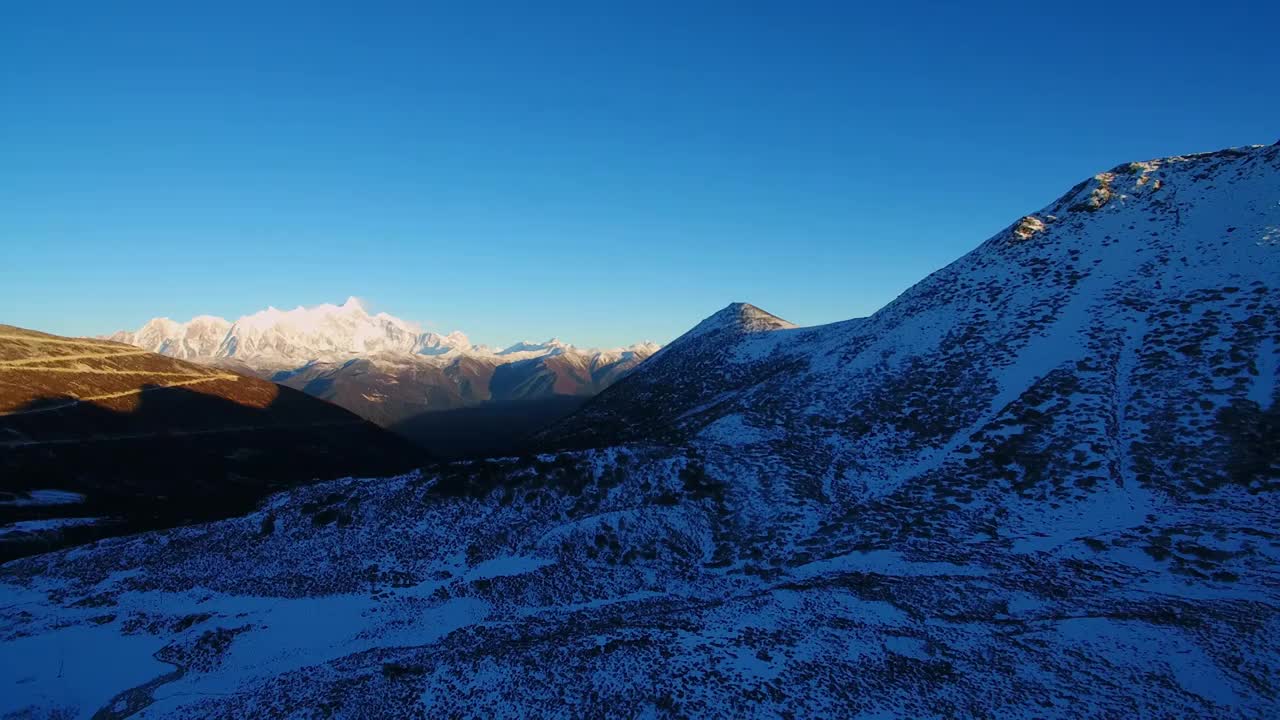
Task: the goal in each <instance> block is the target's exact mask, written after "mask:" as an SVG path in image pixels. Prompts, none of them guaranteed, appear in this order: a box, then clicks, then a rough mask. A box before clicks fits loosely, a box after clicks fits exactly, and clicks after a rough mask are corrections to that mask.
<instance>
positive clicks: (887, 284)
mask: <svg viewBox="0 0 1280 720" xmlns="http://www.w3.org/2000/svg"><path fill="white" fill-rule="evenodd" d="M188 5H194V4H188V3H172V2H165V3H135V2H127V1H125V2H118V3H117V2H112V3H104V2H93V3H83V4H72V3H59V2H48V3H44V2H32V3H22V4H18V3H6V4H5V6H4V7H3V9H0V322H8V323H14V324H18V325H24V326H28V327H34V328H38V329H43V330H47V331H52V332H58V333H66V334H89V333H99V332H106V331H110V330H113V329H117V328H122V327H136V326H137V325H139V324H141V323H142V322H143V321H145V320H146V319H147V318H149V317H152V316H155V315H167V316H170V317H173V318H175V319H187V318H189V317H190V316H192V315H195V314H199V313H212V314H218V315H223V316H227V317H232V318H234V317H236V316H238V315H241V314H244V313H248V312H252V311H254V310H258V309H261V308H263V307H266V306H267V305H275V306H277V307H293V306H296V305H299V304H306V305H311V304H316V303H320V302H326V301H331V302H341V301H342V300H343V299H344V298H346V297H347V296H348V295H357V296H360V297H363V298H367V299H369V300H370V301H372V304H373V306H374V307H375V308H376V309H380V310H386V311H388V312H391V313H392V314H395V315H399V316H401V317H404V318H406V319H412V320H418V321H421V322H423V323H424V324H426V325H428V326H429V327H434V328H435V329H439V330H452V329H461V330H464V331H466V332H468V333H469V334H471V335H472V337H473V339H474V340H476V341H480V342H491V343H506V342H510V341H514V340H517V339H520V338H526V337H527V338H536V339H540V338H545V337H547V336H551V335H559V336H561V337H562V338H564V339H566V340H569V341H572V342H576V343H578V344H583V345H613V344H619V343H625V342H631V341H634V340H638V339H641V338H648V339H654V340H658V341H667V340H670V339H672V338H673V337H675V336H676V335H678V334H679V333H680V332H682V331H683V330H684V329H686V328H688V327H689V326H690V325H692V324H693V323H695V322H697V321H698V320H699V319H701V318H702V317H704V316H706V315H708V314H710V313H711V312H713V311H715V310H716V309H718V308H720V307H721V306H723V305H725V304H727V303H729V302H731V301H735V300H745V301H749V302H752V303H755V304H757V305H760V306H761V307H763V308H765V309H767V310H770V311H772V312H774V313H776V314H779V315H781V316H783V317H786V318H788V319H790V320H793V321H795V322H799V323H801V324H816V323H822V322H829V321H834V320H840V319H845V318H848V317H853V316H858V315H864V314H867V313H870V312H872V311H874V310H875V309H876V308H878V307H880V306H881V305H883V304H884V303H885V302H887V301H889V300H890V299H892V298H893V297H894V296H895V295H897V294H898V293H899V292H901V291H902V290H904V289H905V288H907V287H908V286H910V285H911V284H912V283H914V282H915V281H917V280H919V279H920V278H922V277H923V276H924V275H925V274H927V273H929V272H930V271H932V270H935V269H937V268H938V267H941V266H942V265H944V264H946V263H947V262H949V261H951V260H953V259H954V258H956V257H958V256H960V255H962V254H963V253H965V252H966V251H968V250H969V249H971V248H972V247H974V246H976V245H977V244H978V243H980V242H981V241H982V240H984V239H985V238H987V237H988V236H990V235H991V234H993V233H994V232H996V231H997V230H999V229H1000V228H1002V227H1004V226H1005V225H1007V224H1009V223H1010V222H1012V221H1014V220H1016V219H1017V218H1018V217H1019V216H1021V215H1023V214H1025V213H1027V212H1030V211H1033V210H1035V209H1038V208H1039V207H1041V206H1043V205H1045V204H1047V203H1048V202H1049V201H1051V200H1052V199H1054V198H1055V197H1057V196H1058V195H1059V194H1061V193H1062V192H1064V191H1065V190H1066V189H1067V188H1069V187H1070V186H1071V185H1073V184H1074V183H1076V182H1078V181H1079V180H1081V179H1083V178H1084V177H1086V176H1088V175H1091V174H1093V173H1095V172H1098V171H1100V170H1104V169H1107V168H1109V167H1112V166H1114V165H1116V164H1118V163H1120V162H1122V161H1127V160H1132V159H1145V158H1150V157H1158V156H1164V155H1170V154H1177V153H1184V152H1192V151H1200V150H1213V149H1217V148H1220V147H1225V146H1230V145H1240V144H1251V143H1270V142H1275V141H1276V140H1277V138H1278V137H1280V122H1278V121H1280V91H1278V90H1277V88H1280V72H1278V70H1280V60H1278V59H1277V54H1276V35H1275V33H1276V28H1277V27H1280V11H1278V10H1277V6H1276V5H1275V4H1268V3H1263V2H1250V3H1242V4H1235V3H1232V2H1215V3H1211V4H1202V3H1195V4H1187V5H1181V4H1178V3H1169V2H1162V3H1141V2H1121V3H1101V4H1098V3H1095V4H1088V3H1085V4H1081V3H1065V2H1058V3H1009V4H1003V5H987V6H983V7H979V6H978V5H975V4H969V3H928V4H919V5H914V6H908V5H907V4H905V3H866V4H863V3H853V2H840V3H830V4H825V3H824V4H813V3H803V2H779V3H726V4H724V5H720V6H718V7H717V6H715V5H713V4H710V3H670V4H665V3H656V2H645V3H625V5H629V6H631V9H630V10H627V11H619V10H618V9H617V8H619V7H621V6H622V5H624V3H607V2H606V3H598V2H591V3H581V4H562V3H526V2H520V3H510V4H506V3H503V4H497V3H485V2H476V3H439V4H436V3H427V2H415V3H402V4H382V3H373V2H361V3H349V4H348V6H349V7H347V8H346V9H333V8H331V7H329V6H328V4H327V3H316V4H315V5H316V6H315V7H312V6H310V4H303V3H289V4H288V5H279V6H276V7H268V6H267V5H268V4H267V3H246V4H235V3H216V4H215V3H208V4H204V5H207V7H205V8H203V9H200V10H193V9H191V8H189V7H187V6H188ZM695 5H696V6H698V8H699V9H693V8H692V7H691V6H695ZM1038 6H1043V7H1038Z"/></svg>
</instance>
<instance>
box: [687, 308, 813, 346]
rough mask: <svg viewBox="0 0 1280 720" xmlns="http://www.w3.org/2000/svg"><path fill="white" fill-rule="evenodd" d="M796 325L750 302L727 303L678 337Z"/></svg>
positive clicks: (774, 328) (756, 330) (753, 331)
mask: <svg viewBox="0 0 1280 720" xmlns="http://www.w3.org/2000/svg"><path fill="white" fill-rule="evenodd" d="M794 327H797V326H796V324H795V323H792V322H788V321H786V320H783V319H782V318H780V317H778V316H777V315H774V314H773V313H770V312H766V311H764V310H761V309H760V308H758V307H756V306H755V305H752V304H751V303H744V302H735V303H729V304H728V305H727V306H725V308H724V309H722V310H720V311H719V312H717V313H716V314H714V315H712V316H711V317H709V318H707V319H706V320H703V321H702V322H700V323H698V324H697V325H695V326H694V328H693V329H692V330H690V331H689V332H687V333H685V334H684V335H683V336H682V337H681V338H679V339H686V338H693V337H697V336H700V335H706V334H708V333H712V332H731V333H735V334H740V333H755V332H768V331H770V330H787V329H790V328H794Z"/></svg>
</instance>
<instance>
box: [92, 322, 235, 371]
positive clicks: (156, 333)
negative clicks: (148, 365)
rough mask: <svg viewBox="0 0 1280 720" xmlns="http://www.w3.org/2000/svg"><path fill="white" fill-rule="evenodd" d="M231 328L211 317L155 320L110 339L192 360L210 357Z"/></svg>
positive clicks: (228, 324)
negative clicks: (182, 321)
mask: <svg viewBox="0 0 1280 720" xmlns="http://www.w3.org/2000/svg"><path fill="white" fill-rule="evenodd" d="M230 328H231V323H229V322H227V321H226V320H223V319H222V318H219V317H213V316H210V315H200V316H197V317H195V318H192V319H191V320H190V321H188V322H185V323H179V322H174V321H173V320H170V319H169V318H155V319H154V320H149V321H148V322H147V324H145V325H143V326H142V327H141V328H140V329H139V330H138V331H137V332H128V331H120V332H117V333H114V334H113V335H111V336H110V337H109V338H108V339H109V340H114V341H116V342H122V343H126V344H129V345H136V346H138V347H140V348H142V349H144V350H149V351H151V352H153V353H157V354H160V355H168V356H170V357H176V358H179V359H183V360H191V359H195V358H204V357H211V356H212V355H213V354H214V353H216V352H217V350H218V347H219V346H220V345H221V344H222V340H223V338H224V337H225V336H226V334H227V330H229V329H230Z"/></svg>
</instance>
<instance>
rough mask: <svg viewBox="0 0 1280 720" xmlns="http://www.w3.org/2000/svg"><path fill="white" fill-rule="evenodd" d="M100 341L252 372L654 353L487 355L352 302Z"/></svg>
mask: <svg viewBox="0 0 1280 720" xmlns="http://www.w3.org/2000/svg"><path fill="white" fill-rule="evenodd" d="M106 339H108V340H114V341H116V342H122V343H127V344H129V345H136V346H137V347H140V348H142V349H144V350H150V351H151V352H154V353H158V354H160V355H168V356H171V357H176V358H181V359H183V360H195V361H211V360H234V361H237V362H240V363H244V364H246V365H249V366H252V367H255V368H258V369H287V368H296V367H300V366H302V365H306V364H307V363H312V362H343V361H346V360H350V359H351V358H354V357H371V356H378V355H389V356H414V357H418V358H423V359H436V360H438V361H440V362H447V361H450V360H454V359H456V358H458V357H459V356H469V357H476V358H485V359H492V360H493V361H494V362H497V363H506V362H515V361H518V360H529V359H532V358H539V357H547V356H549V355H561V354H578V355H585V356H600V357H607V356H615V357H618V356H621V355H623V354H624V353H628V352H630V353H641V354H645V355H648V354H651V353H653V352H654V351H655V350H657V347H658V346H657V345H655V344H653V343H649V342H642V343H636V344H635V345H631V346H628V347H624V348H616V349H612V350H595V349H589V350H587V349H580V348H576V347H574V346H573V345H570V344H568V343H565V342H562V341H560V340H559V339H556V338H552V339H550V340H547V341H546V342H542V343H536V342H527V341H526V342H519V343H516V344H515V345H512V346H510V347H507V348H502V349H494V348H490V347H487V346H484V345H472V344H471V341H470V340H469V339H467V336H466V335H464V334H463V333H461V332H451V333H448V334H447V335H441V334H438V333H434V332H424V331H422V330H421V328H419V327H418V326H417V325H416V324H414V323H410V322H407V321H405V320H401V319H400V318H397V317H393V316H391V315H388V314H387V313H378V314H376V315H370V314H369V313H368V312H367V311H366V310H365V308H364V306H363V304H362V303H361V302H360V301H359V300H358V299H357V298H354V297H351V298H347V301H346V302H344V303H343V304H341V305H332V304H323V305H317V306H315V307H309V308H307V307H301V306H299V307H297V308H294V309H293V310H277V309H276V308H273V307H271V308H267V309H266V310H262V311H260V312H257V313H254V314H252V315H246V316H244V317H242V318H240V319H239V320H236V321H235V322H231V321H228V320H225V319H223V318H220V317H214V316H211V315H201V316H199V317H195V318H192V319H191V320H190V321H188V322H185V323H182V322H175V321H173V320H170V319H169V318H154V319H152V320H149V321H147V323H146V324H144V325H143V326H142V327H141V328H139V329H138V330H136V331H132V332H131V331H127V330H121V331H119V332H116V333H113V334H111V335H109V336H107V337H106Z"/></svg>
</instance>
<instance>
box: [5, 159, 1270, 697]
mask: <svg viewBox="0 0 1280 720" xmlns="http://www.w3.org/2000/svg"><path fill="white" fill-rule="evenodd" d="M1278 376H1280V144H1277V145H1275V146H1268V147H1262V146H1257V147H1247V148H1235V149H1229V150H1224V151H1221V152H1215V153H1206V154H1198V155H1188V156H1180V157H1172V158H1166V159H1162V160H1155V161H1148V162H1137V163H1126V164H1124V165H1120V166H1118V167H1116V168H1114V169H1112V170H1110V171H1107V172H1103V173H1099V174H1098V175H1096V176H1094V177H1092V178H1089V179H1087V180H1085V181H1084V182H1082V183H1080V184H1079V185H1077V186H1076V187H1074V188H1072V189H1071V190H1070V191H1068V192H1067V193H1066V194H1065V195H1063V196H1062V197H1061V198H1059V199H1058V200H1057V201H1055V202H1053V203H1051V204H1049V205H1048V206H1047V207H1045V208H1043V209H1041V210H1039V211H1037V212H1035V213H1033V214H1030V215H1027V216H1025V217H1023V218H1020V219H1017V220H1015V221H1014V222H1013V223H1011V224H1010V225H1009V226H1008V227H1007V228H1006V229H1004V230H1002V231H1001V232H999V233H997V234H996V235H995V236H993V237H991V238H990V239H988V240H987V241H986V242H984V243H982V244H981V245H980V246H979V247H977V248H976V249H975V250H973V251H972V252H970V253H968V254H967V255H965V256H964V257H962V258H960V259H958V260H957V261H955V262H954V263H952V264H951V265H948V266H947V267H945V268H943V269H942V270H939V271H938V272H936V273H934V274H932V275H930V276H929V277H927V278H925V279H924V280H922V281H921V282H920V283H918V284H916V285H915V286H913V287H912V288H910V289H909V290H907V291H906V292H905V293H903V294H902V295H901V296H900V297H898V298H897V299H896V300H894V301H893V302H891V303H889V304H888V305H887V306H885V307H884V308H883V309H881V310H879V311H878V312H876V313H875V314H873V315H871V316H869V317H865V318H857V319H852V320H847V321H844V322H839V323H835V324H831V325H825V326H820V327H807V328H805V327H795V326H793V325H792V324H791V323H788V322H786V321H785V320H782V319H780V318H777V317H775V316H773V315H770V314H769V313H767V312H765V311H763V310H760V309H759V308H756V307H754V306H751V305H749V304H745V303H737V304H734V305H730V306H729V307H727V308H724V309H723V310H721V311H720V312H718V313H716V314H714V315H712V316H711V317H710V318H708V319H707V320H706V321H704V322H703V323H701V324H699V325H698V326H697V327H695V328H694V329H692V330H691V331H690V332H688V333H686V334H685V335H684V336H682V337H681V338H679V339H677V340H676V341H674V342H672V343H671V344H670V345H668V346H667V347H665V348H663V349H662V350H661V351H660V352H658V353H657V354H655V355H654V356H653V357H651V358H650V359H649V360H647V361H645V362H644V363H643V364H641V365H639V366H638V367H637V368H636V369H635V370H634V371H632V372H630V373H629V374H628V375H627V376H626V377H624V378H623V379H621V380H619V381H618V382H616V383H614V384H613V385H612V386H611V387H609V388H608V389H606V390H604V391H603V392H602V393H600V394H599V395H598V396H596V397H595V398H594V399H592V400H590V401H588V402H587V403H586V404H585V405H584V406H583V407H582V408H581V409H580V410H579V411H577V412H575V413H574V414H572V415H570V416H569V417H568V418H566V419H564V420H563V421H561V422H560V423H558V424H557V425H555V426H554V427H552V428H551V429H549V430H547V431H545V432H544V433H543V434H542V436H541V442H542V443H543V444H544V445H545V446H546V447H547V448H559V449H558V450H557V451H555V452H546V453H544V454H541V455H537V456H532V457H529V456H526V457H523V458H505V459H491V460H483V461H474V462H457V463H448V464H441V465H438V466H432V467H428V468H424V469H423V470H422V471H419V472H414V473H410V474H407V475H401V476H397V477H391V478H381V479H348V480H339V481H334V482H330V483H325V484H320V485H314V486H310V487H306V488H300V489H296V490H292V491H289V492H287V493H282V494H280V495H277V496H275V497H274V498H272V499H271V500H270V501H268V502H267V503H266V504H265V505H264V506H263V507H261V508H260V509H259V510H258V511H257V512H255V513H252V514H250V515H248V516H245V517H243V518H236V519H232V520H226V521H222V522H218V523H213V524H207V525H202V526H196V527H190V528H182V529H177V530H171V531H165V532H160V533H152V534H148V535H143V536H139V537H136V538H131V539H126V540H121V541H115V542H106V543H100V544H98V545H94V546H90V547H85V548H79V549H76V550H74V551H66V552H61V553H57V554H52V555H48V556H43V557H36V558H28V559H23V560H19V561H15V562H11V563H8V564H5V565H4V566H0V667H5V668H13V671H12V672H10V673H9V676H10V677H12V678H13V679H12V680H10V681H8V682H9V685H7V686H3V687H4V689H5V692H3V693H0V714H3V713H15V714H21V713H26V714H45V715H49V714H53V713H55V712H63V713H65V714H69V715H71V714H80V715H88V714H90V713H93V712H95V711H97V712H99V713H100V714H101V715H103V716H110V717H123V716H126V715H132V714H137V715H138V716H145V717H161V716H163V717H179V718H181V717H193V718H194V717H249V716H280V717H289V716H297V715H304V714H307V713H311V712H323V713H326V714H329V715H335V716H346V717H356V716H414V715H423V716H428V717H452V716H486V717H499V716H501V717H517V716H594V715H599V714H602V713H604V712H609V711H614V712H625V713H628V714H634V715H635V716H638V717H749V716H750V717H850V716H860V717H885V716H889V717H935V716H938V717H1017V718H1058V717H1061V718H1075V717H1097V718H1109V717H1245V718H1267V717H1275V716H1276V714H1277V709H1278V708H1280V684H1277V682H1276V678H1277V677H1280V654H1277V652H1276V648H1277V647H1280V584H1277V582H1276V579H1277V577H1278V575H1277V573H1278V568H1280V531H1278V530H1277V528H1278V527H1280V383H1278V380H1280V377H1278ZM85 647H92V648H93V649H94V652H92V653H90V652H85V651H83V650H82V648H85ZM68 648H70V650H68ZM104 668H107V669H109V672H104ZM602 708H604V709H608V710H603V711H602ZM317 709H319V710H317ZM619 709H621V710H619Z"/></svg>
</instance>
